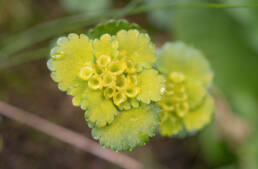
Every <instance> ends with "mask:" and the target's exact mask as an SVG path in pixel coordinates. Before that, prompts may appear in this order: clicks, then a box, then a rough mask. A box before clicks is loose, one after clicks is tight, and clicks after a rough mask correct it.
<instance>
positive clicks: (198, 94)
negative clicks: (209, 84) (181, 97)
mask: <svg viewBox="0 0 258 169" xmlns="http://www.w3.org/2000/svg"><path fill="white" fill-rule="evenodd" d="M186 90H187V94H188V103H189V105H190V108H191V109H195V108H196V107H198V106H199V105H200V104H201V103H202V102H203V100H204V98H205V96H206V93H207V91H206V88H205V87H204V86H203V84H202V83H200V82H198V81H194V80H188V81H187V82H186Z"/></svg>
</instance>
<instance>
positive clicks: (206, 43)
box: [0, 0, 258, 169]
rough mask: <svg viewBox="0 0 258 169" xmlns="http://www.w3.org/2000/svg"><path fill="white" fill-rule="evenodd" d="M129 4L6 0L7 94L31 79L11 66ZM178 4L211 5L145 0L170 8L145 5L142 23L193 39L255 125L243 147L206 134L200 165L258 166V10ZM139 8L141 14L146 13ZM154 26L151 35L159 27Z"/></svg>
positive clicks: (212, 130) (0, 50)
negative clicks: (24, 77) (183, 5)
mask: <svg viewBox="0 0 258 169" xmlns="http://www.w3.org/2000/svg"><path fill="white" fill-rule="evenodd" d="M50 2H51V3H50ZM127 2H128V1H124V0H113V1H111V0H95V1H94V0H55V1H47V0H26V1H21V0H11V1H9V0H0V67H1V66H2V67H1V68H3V67H5V68H6V69H7V68H10V69H9V70H10V71H2V70H0V71H1V72H0V90H3V91H4V92H0V93H1V96H0V97H1V98H5V97H4V96H3V95H7V93H6V92H7V90H6V91H5V88H7V87H9V88H10V90H8V92H9V91H11V90H12V89H13V88H15V89H16V90H24V88H23V86H24V81H23V80H21V79H22V78H21V77H22V76H23V75H22V74H23V73H24V72H19V73H17V70H16V71H14V70H13V69H11V68H12V67H11V66H16V67H17V66H18V65H19V64H21V63H26V62H30V61H32V60H36V59H39V58H43V57H44V56H47V55H48V51H49V48H48V44H49V41H51V40H53V39H55V38H56V37H58V36H60V35H63V34H66V33H68V32H86V29H88V28H89V27H91V26H93V25H95V24H97V23H98V22H100V21H102V20H107V19H110V18H121V17H123V16H124V15H126V14H130V10H129V9H128V8H126V7H125V8H119V10H118V11H117V9H116V10H114V8H113V6H112V5H113V4H115V6H116V7H117V6H121V5H120V4H125V3H127ZM171 3H173V4H177V3H180V4H181V3H184V4H193V3H196V4H198V3H207V1H205V0H196V1H190V0H181V1H178V0H159V1H157V0H145V1H144V3H143V4H141V5H143V6H144V5H152V7H153V8H155V5H156V6H159V5H162V6H163V7H164V8H163V9H162V8H161V7H157V8H156V9H159V10H154V9H152V8H141V9H142V12H147V13H146V15H147V16H146V17H145V15H140V16H141V17H140V19H142V17H143V18H144V19H143V20H139V22H150V23H151V24H150V25H152V26H153V27H155V28H156V30H157V31H159V32H162V33H163V32H164V31H168V32H169V35H170V37H171V39H173V40H175V39H176V40H182V41H185V42H186V43H188V44H189V45H193V46H194V47H196V48H198V49H200V50H202V51H203V53H204V54H205V55H206V56H207V57H208V58H209V60H210V62H211V64H212V67H213V69H214V70H215V82H216V85H217V86H218V87H219V88H220V89H221V90H222V91H223V94H225V96H226V98H227V100H228V101H229V102H230V104H231V106H232V108H233V110H234V112H235V113H236V115H237V116H239V117H241V118H243V119H246V120H247V121H248V125H249V127H250V128H251V133H250V135H249V137H248V138H246V139H245V141H244V142H243V143H242V144H241V145H240V146H238V147H235V145H234V143H232V144H233V145H230V143H229V142H228V141H227V140H226V138H224V137H223V136H222V134H221V133H220V131H219V130H218V126H217V123H216V122H214V124H213V125H211V126H209V127H208V128H206V129H205V130H204V131H203V132H201V133H200V135H199V141H200V145H201V151H202V156H203V158H204V161H205V163H206V164H203V163H202V161H200V162H199V163H200V164H199V165H201V166H203V165H205V166H207V167H208V168H216V169H236V168H242V169H257V168H258V160H257V157H258V134H257V133H258V123H257V122H256V121H257V119H258V104H257V103H258V78H257V75H258V70H257V67H258V47H257V44H258V22H257V18H258V8H251V7H249V8H232V9H219V8H218V9H214V8H205V9H204V8H201V7H200V8H178V9H177V8H176V7H174V8H168V6H169V5H168V4H171ZM209 3H221V4H225V5H232V4H233V5H234V4H235V5H238V4H257V3H258V0H212V1H209ZM134 7H135V6H131V8H134ZM110 9H111V10H110ZM135 11H136V12H135V14H136V13H139V11H138V12H137V10H135ZM131 13H134V12H131ZM137 16H138V15H137ZM146 18H147V19H148V21H147V20H146ZM132 19H135V18H132ZM150 25H148V26H149V27H146V29H147V30H148V29H152V26H150ZM169 35H167V34H165V33H164V35H162V36H164V37H163V38H164V39H166V38H167V37H168V36H169ZM154 38H155V37H154ZM28 69H30V68H28ZM39 76H40V75H39ZM26 80H28V79H26ZM16 90H14V92H15V91H16ZM159 147H162V145H159ZM232 147H233V148H232ZM165 149H166V148H165ZM170 151H173V150H170ZM204 168H205V167H204Z"/></svg>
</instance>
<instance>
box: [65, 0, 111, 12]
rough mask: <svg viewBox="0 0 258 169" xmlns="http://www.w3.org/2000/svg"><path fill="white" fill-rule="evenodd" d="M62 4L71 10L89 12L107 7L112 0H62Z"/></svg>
mask: <svg viewBox="0 0 258 169" xmlns="http://www.w3.org/2000/svg"><path fill="white" fill-rule="evenodd" d="M60 2H61V4H62V6H63V7H64V8H65V9H66V10H67V11H70V12H75V13H79V12H89V11H98V10H104V9H107V8H108V7H109V6H110V3H111V2H110V0H60Z"/></svg>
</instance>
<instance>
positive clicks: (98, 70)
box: [94, 65, 105, 76]
mask: <svg viewBox="0 0 258 169" xmlns="http://www.w3.org/2000/svg"><path fill="white" fill-rule="evenodd" d="M94 70H95V73H96V74H97V75H98V76H101V75H103V73H104V71H105V70H104V69H103V68H101V67H99V66H97V65H95V67H94Z"/></svg>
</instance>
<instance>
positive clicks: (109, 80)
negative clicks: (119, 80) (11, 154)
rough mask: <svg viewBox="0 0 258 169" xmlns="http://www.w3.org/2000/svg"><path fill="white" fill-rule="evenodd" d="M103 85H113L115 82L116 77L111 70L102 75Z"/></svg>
mask: <svg viewBox="0 0 258 169" xmlns="http://www.w3.org/2000/svg"><path fill="white" fill-rule="evenodd" d="M102 80H103V81H102V82H103V86H104V87H107V86H111V85H113V84H114V81H115V77H114V76H113V75H112V74H111V73H110V72H105V73H104V74H103V77H102Z"/></svg>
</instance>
